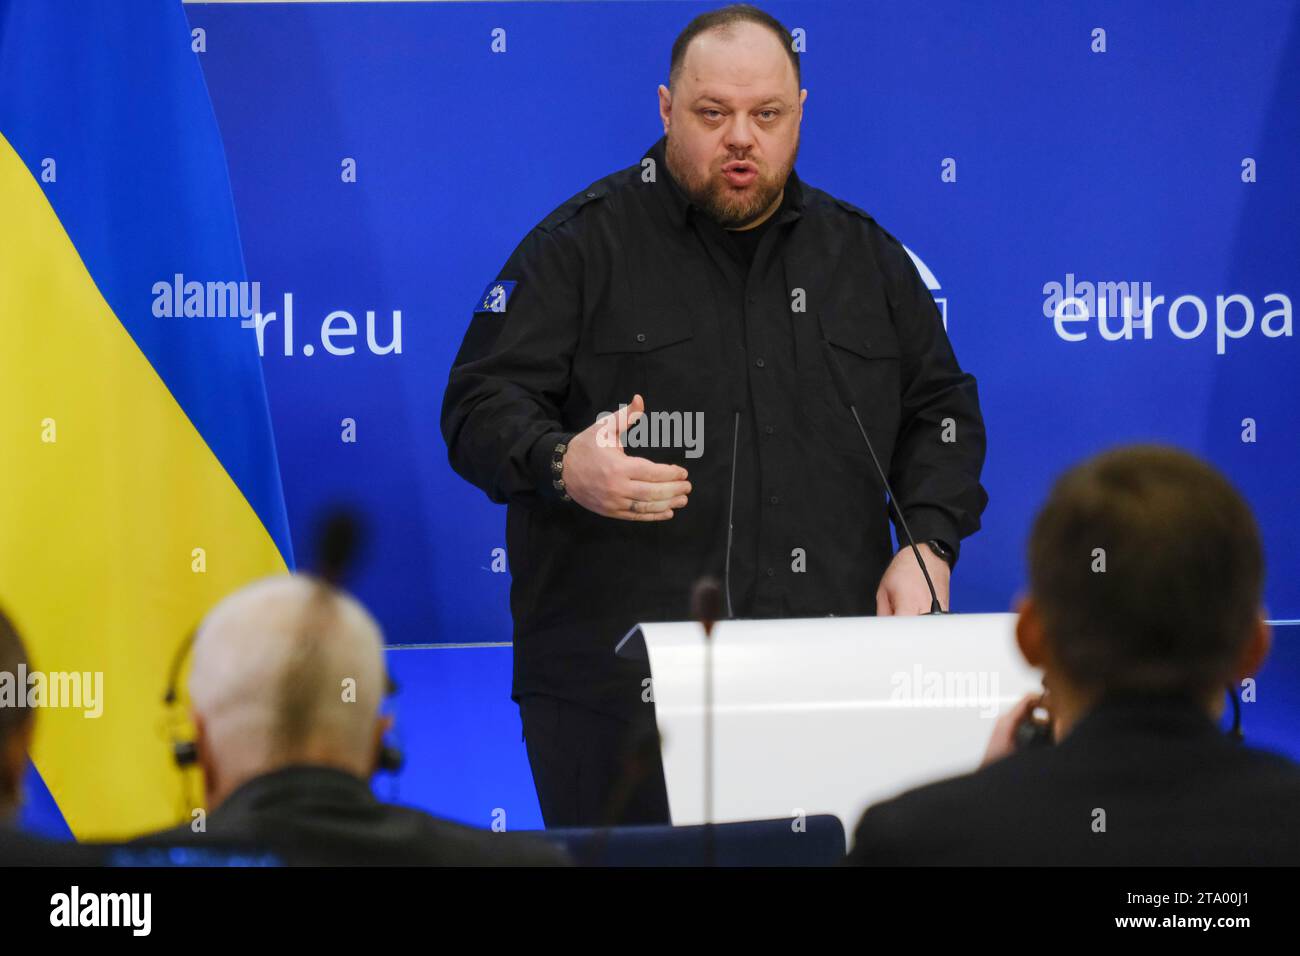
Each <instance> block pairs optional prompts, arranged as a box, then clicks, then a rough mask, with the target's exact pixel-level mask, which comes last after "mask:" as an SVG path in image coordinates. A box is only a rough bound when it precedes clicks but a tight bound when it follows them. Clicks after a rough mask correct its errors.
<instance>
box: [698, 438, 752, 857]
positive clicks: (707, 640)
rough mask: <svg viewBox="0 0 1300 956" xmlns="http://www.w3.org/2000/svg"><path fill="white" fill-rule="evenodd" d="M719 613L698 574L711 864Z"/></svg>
mask: <svg viewBox="0 0 1300 956" xmlns="http://www.w3.org/2000/svg"><path fill="white" fill-rule="evenodd" d="M736 414H737V415H739V414H740V413H739V412H737V413H736ZM721 613H722V594H721V590H720V589H719V587H718V582H717V580H716V579H714V578H708V577H706V578H701V579H700V580H699V582H697V583H696V585H695V590H694V591H693V592H692V594H691V616H692V617H693V618H695V620H697V621H699V622H700V625H701V626H702V627H703V628H704V826H705V830H704V865H705V866H714V865H715V864H716V862H717V861H716V859H715V847H714V843H713V640H712V637H713V625H714V624H716V623H717V620H718V618H719V617H720V616H721Z"/></svg>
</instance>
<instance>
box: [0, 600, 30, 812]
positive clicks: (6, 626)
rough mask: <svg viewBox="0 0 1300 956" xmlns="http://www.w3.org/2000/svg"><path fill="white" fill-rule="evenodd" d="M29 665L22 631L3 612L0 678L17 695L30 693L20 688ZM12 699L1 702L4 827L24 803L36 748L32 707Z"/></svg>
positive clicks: (0, 805)
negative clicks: (21, 674) (15, 703)
mask: <svg viewBox="0 0 1300 956" xmlns="http://www.w3.org/2000/svg"><path fill="white" fill-rule="evenodd" d="M28 666H30V665H29V662H28V660H27V651H26V649H25V648H24V647H23V642H22V639H21V638H20V637H19V636H18V629H17V628H16V627H14V625H13V622H12V621H10V620H9V618H8V617H6V616H5V613H4V611H0V675H8V678H7V679H8V681H10V682H11V683H12V686H13V688H14V693H16V694H22V693H26V688H25V687H22V686H20V682H19V671H20V670H25V669H26V668H27V667H28ZM12 703H13V701H10V699H9V697H5V698H3V699H0V823H9V822H11V821H12V819H13V817H14V816H16V815H17V813H18V805H19V804H20V803H21V802H22V788H23V775H24V774H25V773H26V772H27V752H28V750H29V749H30V748H31V744H32V730H33V729H34V727H35V724H36V721H35V720H33V719H32V709H31V708H30V707H17V706H11V704H12Z"/></svg>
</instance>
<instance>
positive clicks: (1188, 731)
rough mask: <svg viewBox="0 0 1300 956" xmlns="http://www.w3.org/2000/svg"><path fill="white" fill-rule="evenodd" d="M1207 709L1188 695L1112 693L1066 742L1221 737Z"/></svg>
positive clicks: (1087, 714)
mask: <svg viewBox="0 0 1300 956" xmlns="http://www.w3.org/2000/svg"><path fill="white" fill-rule="evenodd" d="M1204 708H1205V705H1204V704H1202V703H1199V702H1198V701H1196V700H1193V699H1192V698H1191V697H1188V696H1185V695H1178V694H1151V695H1137V694H1127V693H1112V694H1108V695H1106V696H1105V697H1103V698H1102V699H1101V700H1100V701H1098V702H1097V703H1096V704H1095V705H1094V706H1093V708H1092V709H1091V710H1090V711H1088V713H1086V714H1085V715H1084V716H1083V717H1082V718H1081V719H1080V720H1079V723H1078V725H1077V726H1076V727H1075V728H1074V729H1073V730H1072V731H1071V732H1070V733H1069V734H1068V735H1067V736H1066V738H1065V742H1066V743H1069V742H1070V741H1076V742H1077V740H1089V739H1092V738H1107V737H1116V736H1125V735H1128V734H1132V733H1156V734H1158V735H1161V736H1174V737H1186V736H1192V737H1217V736H1220V735H1221V731H1219V729H1218V728H1217V727H1216V726H1215V723H1214V720H1213V718H1211V717H1210V715H1209V713H1208V712H1206V710H1205V709H1204ZM1225 736H1226V735H1225Z"/></svg>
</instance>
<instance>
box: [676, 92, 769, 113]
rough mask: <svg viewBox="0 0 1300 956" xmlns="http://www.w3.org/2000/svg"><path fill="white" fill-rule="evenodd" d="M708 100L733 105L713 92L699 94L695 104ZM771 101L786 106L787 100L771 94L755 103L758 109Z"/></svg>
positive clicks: (708, 101) (723, 104)
mask: <svg viewBox="0 0 1300 956" xmlns="http://www.w3.org/2000/svg"><path fill="white" fill-rule="evenodd" d="M706 102H707V103H717V104H719V105H721V106H730V105H731V104H730V103H729V102H728V101H727V100H725V99H723V98H722V97H720V96H714V95H713V94H712V93H702V94H701V95H699V96H697V97H696V98H695V104H694V105H696V106H699V105H700V104H702V103H706ZM771 103H775V104H776V105H777V106H784V105H785V100H783V99H781V97H779V96H769V97H768V98H767V99H765V100H763V102H761V103H756V104H755V109H757V108H758V107H760V106H767V105H769V104H771Z"/></svg>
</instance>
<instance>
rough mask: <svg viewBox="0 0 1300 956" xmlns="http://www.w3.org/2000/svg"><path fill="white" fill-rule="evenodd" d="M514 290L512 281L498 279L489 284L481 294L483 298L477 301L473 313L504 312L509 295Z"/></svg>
mask: <svg viewBox="0 0 1300 956" xmlns="http://www.w3.org/2000/svg"><path fill="white" fill-rule="evenodd" d="M514 290H515V283H514V280H512V279H500V280H498V281H496V282H492V283H489V285H488V287H487V289H486V290H484V292H483V298H481V299H479V302H478V305H477V306H476V307H475V309H474V311H475V312H504V311H505V310H506V303H507V302H509V301H510V293H511V292H513V291H514Z"/></svg>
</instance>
